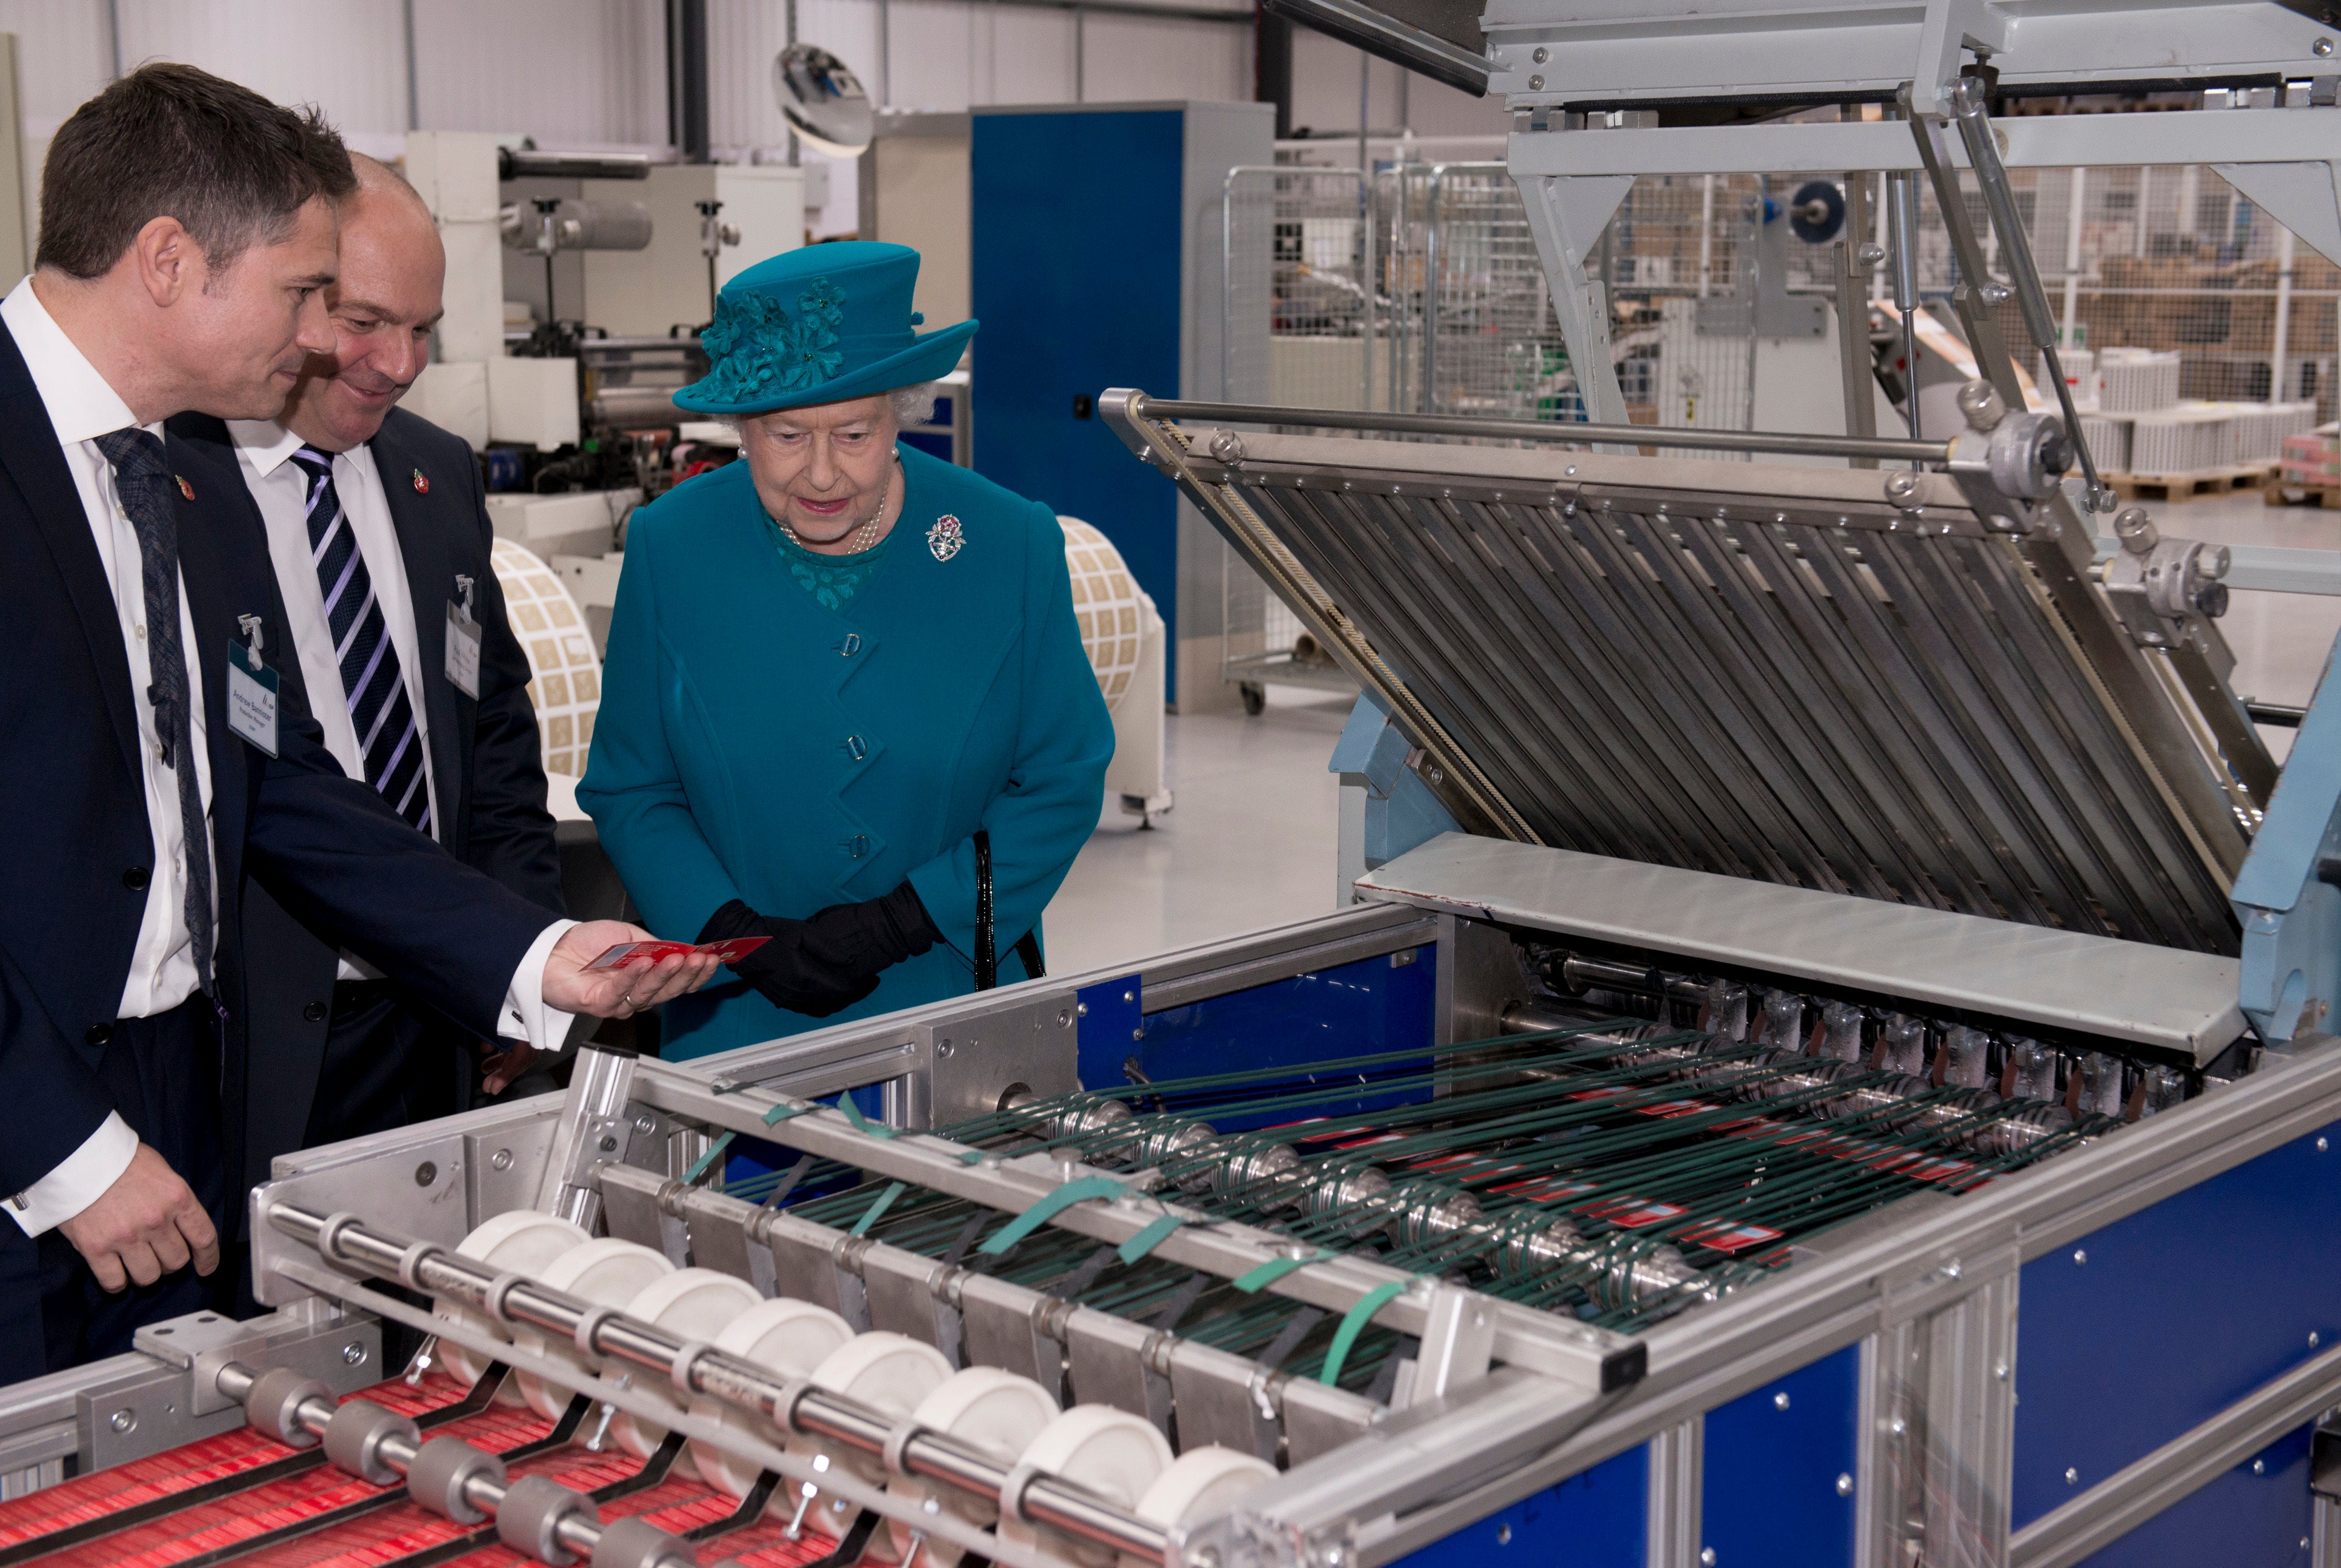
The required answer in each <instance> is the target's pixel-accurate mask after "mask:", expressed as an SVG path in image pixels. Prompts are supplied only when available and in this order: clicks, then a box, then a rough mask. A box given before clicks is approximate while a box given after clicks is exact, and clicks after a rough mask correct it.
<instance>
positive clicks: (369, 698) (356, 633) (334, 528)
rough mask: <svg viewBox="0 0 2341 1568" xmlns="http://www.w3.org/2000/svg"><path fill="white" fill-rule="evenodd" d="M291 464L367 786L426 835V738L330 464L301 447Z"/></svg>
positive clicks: (325, 455) (325, 456) (323, 456)
mask: <svg viewBox="0 0 2341 1568" xmlns="http://www.w3.org/2000/svg"><path fill="white" fill-rule="evenodd" d="M293 461H294V462H295V463H298V464H299V465H300V467H301V471H302V472H303V473H304V474H306V475H307V476H308V480H309V561H310V564H312V565H313V566H314V567H315V568H316V569H317V586H318V588H319V589H321V590H323V591H324V596H325V625H326V626H327V627H328V628H329V629H330V630H332V631H333V634H334V662H335V663H337V664H338V665H340V666H341V671H342V693H343V696H344V700H346V701H347V702H348V704H349V710H350V722H351V724H352V725H354V727H355V728H356V729H357V732H358V749H359V750H360V751H362V752H363V753H364V755H365V778H366V782H367V783H369V784H371V785H373V786H374V789H375V790H376V791H377V792H378V793H379V794H380V795H381V796H382V798H383V799H385V800H387V801H389V802H390V805H391V809H393V810H394V811H396V812H397V813H398V814H399V815H400V816H402V817H403V818H405V819H407V821H409V822H411V823H413V825H414V826H415V827H416V828H418V829H422V830H423V832H425V833H428V832H430V831H431V788H430V786H429V785H428V784H427V783H426V782H424V780H423V731H422V729H421V728H420V727H418V726H417V725H416V723H415V721H414V704H413V701H412V700H410V699H409V698H408V697H407V695H406V682H405V681H404V680H403V679H401V676H400V672H399V668H398V650H397V649H395V648H393V646H392V645H391V640H390V628H389V626H388V625H387V624H386V623H385V622H384V620H383V617H382V605H381V603H380V601H379V600H376V599H375V598H374V579H373V578H372V577H371V576H369V575H368V574H367V571H366V564H365V553H364V551H361V550H359V549H358V541H357V535H356V533H355V532H354V531H352V529H351V528H350V520H349V518H348V517H347V516H346V515H345V514H344V512H343V511H342V498H341V492H340V491H337V490H335V489H334V459H333V456H332V454H331V453H328V452H319V451H318V450H317V449H316V448H314V447H307V446H304V447H303V448H302V449H301V450H300V451H298V452H294V454H293Z"/></svg>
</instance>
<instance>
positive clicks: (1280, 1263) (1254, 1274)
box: [1235, 1246, 1337, 1295]
mask: <svg viewBox="0 0 2341 1568" xmlns="http://www.w3.org/2000/svg"><path fill="white" fill-rule="evenodd" d="M1335 1256H1337V1254H1334V1253H1330V1252H1327V1251H1326V1250H1325V1249H1324V1248H1323V1247H1321V1246H1320V1247H1319V1248H1318V1249H1317V1251H1316V1253H1315V1254H1314V1255H1311V1256H1309V1257H1272V1258H1270V1259H1269V1260H1268V1261H1267V1262H1266V1263H1264V1264H1261V1265H1260V1266H1259V1267H1258V1268H1256V1269H1253V1270H1252V1271H1251V1272H1250V1274H1248V1275H1244V1276H1243V1277H1242V1278H1241V1279H1239V1280H1237V1281H1236V1282H1235V1284H1236V1288H1237V1289H1238V1290H1240V1291H1242V1292H1243V1293H1244V1294H1245V1295H1251V1294H1252V1293H1253V1292H1255V1291H1259V1290H1264V1289H1266V1288H1267V1287H1268V1286H1270V1285H1274V1284H1275V1283H1276V1282H1277V1281H1278V1280H1280V1279H1282V1278H1283V1277H1284V1276H1285V1275H1288V1274H1290V1273H1291V1272H1292V1271H1293V1270H1294V1269H1296V1268H1300V1267H1302V1266H1304V1265H1308V1264H1312V1263H1330V1262H1331V1261H1332V1260H1333V1258H1334V1257H1335Z"/></svg>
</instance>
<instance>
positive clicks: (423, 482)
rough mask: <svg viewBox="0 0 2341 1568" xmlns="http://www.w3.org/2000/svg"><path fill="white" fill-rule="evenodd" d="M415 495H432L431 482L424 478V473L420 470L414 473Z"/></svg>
mask: <svg viewBox="0 0 2341 1568" xmlns="http://www.w3.org/2000/svg"><path fill="white" fill-rule="evenodd" d="M414 493H415V494H417V495H429V494H430V493H431V481H429V480H427V479H425V478H423V471H422V470H421V469H419V468H418V469H416V470H415V471H414Z"/></svg>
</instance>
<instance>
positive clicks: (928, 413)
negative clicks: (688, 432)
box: [715, 382, 940, 435]
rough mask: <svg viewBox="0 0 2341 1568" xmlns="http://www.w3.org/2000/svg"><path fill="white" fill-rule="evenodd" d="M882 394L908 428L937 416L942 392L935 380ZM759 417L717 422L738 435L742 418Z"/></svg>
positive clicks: (717, 418) (719, 417) (729, 415)
mask: <svg viewBox="0 0 2341 1568" xmlns="http://www.w3.org/2000/svg"><path fill="white" fill-rule="evenodd" d="M882 395H883V396H884V398H885V399H886V401H887V402H888V403H890V404H892V407H893V410H894V422H895V423H896V424H897V425H901V426H903V427H905V428H907V427H909V426H911V425H914V424H924V423H926V422H928V421H929V420H931V419H932V418H934V417H935V399H936V397H937V396H938V395H940V394H939V393H938V392H937V391H936V389H935V383H934V382H920V383H919V384H918V385H916V386H907V387H895V388H894V389H892V391H890V392H885V393H883V394H882ZM773 412H779V411H778V410H775V411H773ZM759 417H761V416H760V415H755V414H736V413H724V414H717V415H716V416H715V422H716V423H718V424H720V425H722V426H723V427H724V428H725V429H727V430H729V431H731V432H732V434H734V435H737V434H739V433H740V422H741V420H742V419H754V418H759Z"/></svg>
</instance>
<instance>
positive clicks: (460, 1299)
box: [222, 1203, 1168, 1563]
mask: <svg viewBox="0 0 2341 1568" xmlns="http://www.w3.org/2000/svg"><path fill="white" fill-rule="evenodd" d="M268 1220H269V1223H270V1224H271V1225H273V1226H275V1227H276V1228H277V1229H278V1230H280V1231H283V1232H284V1234H285V1235H287V1236H292V1237H294V1239H295V1240H298V1241H301V1242H304V1243H305V1244H307V1245H310V1246H313V1247H314V1248H316V1250H317V1253H318V1255H320V1256H322V1257H323V1258H324V1259H325V1260H326V1261H327V1262H328V1263H333V1264H338V1265H343V1266H344V1267H349V1268H354V1269H358V1270H362V1271H363V1272H364V1273H366V1274H368V1275H373V1276H374V1277H375V1278H377V1279H394V1280H400V1281H403V1283H405V1284H407V1285H410V1286H412V1287H413V1288H414V1289H417V1290H420V1291H423V1293H425V1294H427V1295H435V1296H441V1297H443V1298H445V1299H447V1300H450V1301H453V1302H456V1303H458V1304H460V1305H463V1306H467V1307H470V1308H472V1309H473V1310H474V1311H476V1312H479V1313H481V1314H483V1315H486V1316H489V1317H492V1318H495V1319H497V1320H499V1321H502V1322H503V1323H506V1324H509V1325H516V1326H522V1327H527V1328H533V1329H538V1330H541V1331H543V1332H546V1333H549V1334H551V1335H554V1336H555V1337H557V1338H559V1339H561V1340H563V1341H567V1342H569V1343H572V1344H576V1345H579V1346H580V1348H582V1349H584V1350H586V1351H587V1352H588V1353H589V1354H592V1355H603V1356H607V1357H609V1358H611V1359H612V1360H615V1361H623V1362H628V1363H631V1364H632V1365H635V1366H638V1367H642V1368H643V1369H645V1370H648V1371H651V1372H655V1373H657V1374H660V1375H661V1376H662V1377H668V1378H672V1379H673V1380H674V1381H675V1382H676V1384H677V1385H678V1387H682V1388H684V1389H685V1390H686V1392H688V1393H692V1394H706V1395H708V1396H709V1397H710V1398H712V1399H717V1400H721V1401H722V1402H723V1403H724V1404H730V1405H732V1406H733V1407H734V1408H736V1409H740V1410H744V1411H747V1412H749V1413H750V1414H756V1415H762V1416H767V1417H769V1418H770V1419H771V1420H772V1422H773V1423H774V1424H777V1425H779V1426H780V1427H782V1429H783V1430H793V1431H797V1432H804V1433H811V1434H815V1435H818V1436H822V1437H826V1438H830V1439H832V1441H835V1442H837V1443H840V1444H843V1445H845V1446H846V1447H848V1448H852V1449H854V1450H856V1451H858V1452H860V1453H862V1454H869V1455H871V1456H872V1457H873V1458H880V1459H882V1458H883V1457H884V1455H885V1450H886V1445H887V1442H888V1439H889V1438H890V1437H891V1436H892V1434H893V1432H894V1429H895V1426H896V1423H895V1422H894V1421H893V1420H892V1419H891V1418H889V1417H888V1416H886V1415H885V1414H883V1413H882V1412H880V1411H877V1410H874V1409H872V1408H871V1407H870V1406H868V1405H865V1404H862V1403H860V1402H859V1401H857V1400H852V1399H847V1398H844V1397H843V1396H842V1395H839V1394H832V1393H829V1392H828V1391H827V1390H824V1389H819V1388H813V1387H810V1386H808V1385H807V1384H803V1383H801V1382H791V1381H789V1380H787V1379H784V1378H781V1377H777V1376H775V1375H774V1374H772V1373H771V1372H769V1371H767V1370H765V1369H764V1368H763V1367H761V1366H758V1365H756V1364H755V1363H753V1362H750V1361H743V1360H742V1359H741V1358H740V1357H738V1356H734V1355H725V1354H723V1353H722V1352H721V1351H715V1350H709V1349H706V1348H704V1347H701V1348H699V1349H698V1350H697V1351H696V1352H695V1354H693V1355H691V1356H690V1357H689V1358H688V1359H687V1361H684V1362H683V1364H682V1365H678V1359H679V1358H681V1357H682V1353H683V1351H684V1349H685V1343H684V1342H683V1341H682V1340H681V1339H678V1338H676V1337H675V1336H674V1335H671V1334H669V1333H667V1332H666V1331H665V1330H663V1329H660V1328H655V1327H653V1326H652V1325H649V1324H646V1323H643V1322H640V1321H638V1320H636V1319H634V1318H631V1317H628V1316H626V1315H623V1313H612V1312H608V1311H606V1310H604V1309H603V1308H599V1307H595V1306H593V1305H591V1304H590V1303H587V1302H584V1301H581V1300H579V1299H578V1298H577V1297H575V1296H573V1295H565V1294H563V1292H560V1291H557V1290H553V1289H551V1288H550V1287H548V1286H545V1285H539V1284H537V1283H535V1282H534V1281H533V1280H526V1279H521V1280H516V1281H508V1282H507V1283H505V1284H503V1285H501V1286H499V1284H498V1282H499V1280H504V1279H506V1278H507V1276H505V1275H503V1274H502V1273H501V1272H500V1271H498V1270H495V1269H492V1268H489V1267H486V1266H484V1265H480V1264H476V1263H473V1261H471V1260H470V1259H468V1258H464V1257H461V1256H458V1255H456V1254H454V1253H453V1252H451V1251H449V1250H447V1249H446V1248H443V1247H440V1246H438V1245H433V1244H430V1243H418V1242H415V1241H413V1240H411V1239H410V1238H407V1237H403V1236H396V1235H394V1234H392V1233H390V1232H387V1231H383V1230H379V1229H376V1228H374V1227H372V1226H368V1225H366V1224H365V1223H364V1221H363V1220H360V1219H358V1218H356V1217H355V1216H349V1215H332V1216H327V1215H321V1214H317V1213H314V1211H312V1210H309V1209H304V1208H302V1207H299V1206H296V1205H294V1204H289V1203H277V1204H272V1205H271V1206H269V1210H268ZM589 1320H590V1321H591V1323H592V1329H591V1332H590V1334H588V1335H584V1336H583V1338H582V1339H581V1337H580V1335H579V1330H580V1329H581V1327H583V1326H584V1325H587V1323H588V1322H589ZM222 1390H223V1392H227V1385H226V1383H225V1382H224V1381H223V1383H222ZM239 1397H240V1396H239ZM326 1414H327V1415H328V1416H330V1414H331V1412H330V1411H329V1412H327V1413H326ZM304 1420H305V1415H304ZM900 1449H901V1464H902V1470H903V1471H904V1472H905V1473H906V1474H911V1475H915V1476H919V1477H921V1478H922V1479H926V1480H931V1481H939V1482H941V1483H942V1484H945V1485H947V1486H951V1487H955V1488H957V1489H958V1490H960V1491H962V1492H966V1493H969V1494H972V1495H974V1496H976V1497H979V1498H981V1499H982V1500H983V1501H985V1502H987V1503H992V1504H994V1505H996V1506H998V1507H999V1508H1000V1509H1001V1512H1002V1513H1011V1512H1014V1511H1016V1509H1017V1508H1018V1506H1019V1500H1018V1499H1016V1498H1012V1497H1009V1496H1007V1495H1006V1493H1007V1491H1008V1481H1009V1477H1010V1475H1011V1473H1012V1467H1011V1465H1005V1464H1000V1463H998V1462H997V1461H995V1460H993V1459H991V1458H990V1457H989V1456H987V1455H985V1454H981V1453H978V1452H976V1451H974V1450H972V1449H970V1448H967V1447H965V1446H963V1445H961V1444H955V1443H953V1442H951V1440H950V1439H948V1438H944V1437H941V1436H938V1435H937V1434H933V1433H931V1432H924V1431H921V1432H918V1433H914V1434H912V1435H911V1437H910V1438H909V1439H908V1440H907V1441H905V1442H903V1443H902V1444H901V1445H900ZM1021 1512H1022V1513H1023V1516H1024V1517H1025V1518H1027V1519H1030V1520H1032V1521H1033V1522H1035V1523H1041V1524H1046V1525H1049V1526H1051V1528H1053V1529H1056V1530H1061V1531H1062V1532H1064V1533H1066V1534H1069V1535H1072V1536H1075V1537H1077V1538H1079V1539H1081V1540H1083V1541H1089V1542H1093V1543H1097V1544H1098V1545H1101V1546H1106V1547H1110V1548H1111V1549H1112V1550H1114V1551H1117V1552H1125V1553H1131V1554H1132V1555H1134V1556H1138V1557H1141V1558H1144V1559H1146V1560H1147V1561H1149V1562H1155V1563H1160V1562H1161V1561H1162V1560H1163V1554H1164V1553H1165V1551H1166V1550H1167V1548H1168V1543H1167V1539H1166V1537H1165V1536H1164V1534H1163V1533H1162V1531H1161V1529H1160V1528H1159V1527H1157V1526H1155V1525H1153V1524H1151V1523H1147V1522H1146V1521H1145V1520H1142V1519H1140V1518H1138V1517H1137V1516H1135V1515H1134V1514H1131V1513H1129V1512H1128V1511H1127V1510H1124V1509H1121V1508H1117V1507H1115V1506H1114V1505H1113V1504H1112V1503H1109V1502H1107V1501H1106V1500H1105V1499H1103V1498H1101V1497H1098V1496H1097V1495H1095V1494H1092V1493H1091V1492H1089V1491H1087V1490H1085V1489H1084V1488H1081V1487H1079V1486H1076V1485H1074V1484H1071V1483H1070V1482H1065V1481H1061V1480H1059V1479H1057V1478H1055V1477H1053V1476H1048V1475H1041V1476H1035V1477H1033V1478H1032V1479H1031V1481H1029V1482H1027V1483H1026V1484H1025V1485H1024V1488H1023V1495H1022V1498H1021ZM588 1550H590V1548H588Z"/></svg>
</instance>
